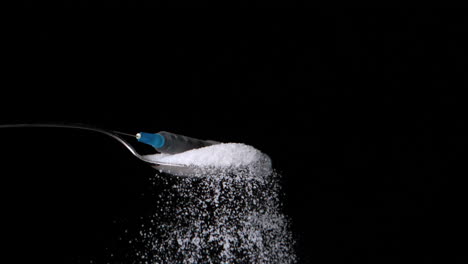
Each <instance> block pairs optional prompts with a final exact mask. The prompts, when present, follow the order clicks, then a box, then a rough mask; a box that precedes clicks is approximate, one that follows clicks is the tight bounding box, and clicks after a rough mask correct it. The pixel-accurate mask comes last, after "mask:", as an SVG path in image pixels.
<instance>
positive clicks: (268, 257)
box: [132, 143, 297, 264]
mask: <svg viewBox="0 0 468 264" xmlns="http://www.w3.org/2000/svg"><path fill="white" fill-rule="evenodd" d="M146 157H147V158H151V159H152V160H157V161H161V162H169V163H177V164H183V165H188V166H195V167H197V168H200V170H199V171H198V172H197V173H198V174H203V175H202V176H205V177H176V176H173V175H170V174H156V176H155V178H154V179H153V180H154V181H153V184H154V186H157V189H158V192H157V193H155V194H154V197H155V199H154V212H152V214H151V215H150V216H149V217H148V218H147V220H146V222H145V223H146V224H145V227H144V228H143V227H142V232H141V235H140V237H138V238H136V239H134V240H133V241H132V245H141V246H140V247H138V248H137V251H138V252H137V254H135V255H137V257H135V258H136V259H138V260H137V262H136V263H145V264H149V263H183V264H195V263H272V264H273V263H274V264H277V263H278V264H280V263H285V264H286V263H287V264H289V263H295V262H296V261H297V260H296V256H295V253H294V250H293V245H294V239H293V238H292V234H291V232H290V231H289V221H288V219H287V218H286V217H285V216H284V215H283V214H282V213H281V207H280V199H279V192H280V185H279V178H280V175H279V174H278V173H276V172H275V171H274V170H273V169H272V168H271V161H270V158H269V157H268V156H267V155H266V154H264V153H262V152H260V151H259V150H257V149H255V148H253V147H251V146H248V145H245V144H239V143H226V144H218V145H212V146H209V147H204V148H200V149H194V150H190V151H186V152H183V153H179V154H175V155H164V154H156V155H149V156H146ZM209 168H215V169H209Z"/></svg>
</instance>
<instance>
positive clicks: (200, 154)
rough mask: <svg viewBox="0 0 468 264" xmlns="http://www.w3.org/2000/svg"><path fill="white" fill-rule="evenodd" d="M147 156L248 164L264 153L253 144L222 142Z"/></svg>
mask: <svg viewBox="0 0 468 264" xmlns="http://www.w3.org/2000/svg"><path fill="white" fill-rule="evenodd" d="M145 158H147V159H150V160H153V161H160V162H165V163H175V164H181V165H195V166H201V167H229V166H248V165H249V164H252V163H254V162H256V161H258V160H261V159H262V158H264V154H263V153H262V152H260V151H259V150H257V149H255V148H254V147H252V146H249V145H245V144H241V143H222V144H216V145H212V146H208V147H203V148H199V149H193V150H189V151H185V152H182V153H179V154H174V155H167V154H154V155H147V156H145Z"/></svg>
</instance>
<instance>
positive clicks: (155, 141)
mask: <svg viewBox="0 0 468 264" xmlns="http://www.w3.org/2000/svg"><path fill="white" fill-rule="evenodd" d="M136 138H137V140H138V142H142V143H145V144H148V145H150V146H153V147H154V148H161V147H162V146H164V143H165V139H164V137H163V136H162V135H160V134H155V133H146V132H140V133H138V134H137V135H136Z"/></svg>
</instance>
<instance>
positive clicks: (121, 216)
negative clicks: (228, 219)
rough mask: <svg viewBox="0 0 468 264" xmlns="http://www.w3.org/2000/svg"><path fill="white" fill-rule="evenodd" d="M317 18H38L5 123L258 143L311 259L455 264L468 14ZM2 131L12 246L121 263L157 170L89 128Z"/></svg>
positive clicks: (19, 37)
mask: <svg viewBox="0 0 468 264" xmlns="http://www.w3.org/2000/svg"><path fill="white" fill-rule="evenodd" d="M309 16H310V18H311V20H309V21H307V22H297V21H288V22H286V21H277V22H273V21H265V22H264V23H258V24H257V23H255V24H249V25H247V26H246V25H241V23H233V25H217V23H216V22H214V21H212V22H211V23H208V24H201V23H198V22H197V23H192V22H184V23H180V22H178V21H166V22H165V23H161V22H153V23H148V24H144V25H143V24H137V25H135V24H132V25H123V24H120V23H119V24H117V23H114V22H112V20H110V21H109V22H108V23H91V24H88V23H85V22H84V20H85V19H84V18H83V21H77V22H76V23H70V24H69V23H59V22H57V23H55V24H54V25H48V26H45V25H42V24H39V23H37V21H28V22H27V23H26V24H25V25H24V26H18V27H17V28H13V29H12V31H13V32H12V35H11V36H8V37H7V39H6V40H5V42H6V43H7V44H9V45H8V49H5V50H4V51H3V53H4V56H5V58H9V59H8V60H5V63H4V82H3V85H2V86H3V88H2V93H1V97H0V99H1V100H2V103H1V104H0V113H1V115H0V123H1V124H6V123H23V122H59V123H61V122H72V123H85V124H90V125H95V126H98V127H102V128H108V129H113V130H119V131H125V132H129V133H136V132H139V131H148V132H157V131H160V130H167V131H171V132H175V133H180V134H184V135H188V136H193V137H198V138H206V139H214V140H219V141H226V142H243V143H246V144H250V145H253V146H255V147H256V148H258V149H260V150H262V151H263V152H265V153H267V154H268V155H270V156H271V157H272V159H273V162H274V167H275V168H276V169H277V170H278V171H279V172H281V174H282V176H283V177H282V187H283V191H284V196H283V197H282V199H283V202H284V213H285V214H287V215H288V216H289V217H290V218H291V221H292V222H291V224H292V227H291V228H292V231H293V232H294V235H295V237H296V240H297V245H296V248H297V252H298V255H299V257H300V260H301V261H300V263H367V262H368V263H400V262H406V261H409V262H412V261H417V262H418V263H437V262H438V261H437V259H438V258H446V257H447V256H450V257H453V258H455V259H457V261H458V262H452V263H462V261H463V259H465V260H466V254H464V253H463V251H462V249H463V248H465V245H466V244H465V242H464V241H463V240H462V239H460V240H459V239H458V238H463V237H466V227H465V226H466V225H465V223H466V220H467V219H466V217H465V216H464V213H463V212H464V209H465V204H466V200H467V199H466V198H467V196H466V193H465V191H464V189H465V183H466V182H465V180H464V178H465V177H466V168H465V166H463V165H462V164H463V162H464V161H465V158H466V144H467V139H466V121H465V108H466V106H465V104H466V97H465V96H463V93H462V91H463V90H464V89H465V87H466V59H467V48H466V47H467V46H466V42H465V40H464V36H465V35H466V33H467V30H466V25H467V24H466V19H465V16H462V15H457V14H448V13H440V12H435V11H421V10H418V11H414V10H413V11H411V10H407V11H401V10H392V11H386V12H383V11H380V12H379V13H377V12H376V11H361V13H359V14H356V11H336V10H332V11H310V12H309ZM0 133H1V138H2V139H1V140H0V142H1V145H2V146H3V147H2V153H1V157H2V167H3V169H2V172H1V175H2V177H1V178H2V182H3V183H2V185H1V186H2V190H3V191H2V196H3V199H2V204H3V205H2V222H3V221H4V224H2V226H3V228H4V233H3V235H2V238H3V239H5V240H6V241H7V242H8V244H7V246H6V247H4V249H3V250H5V252H6V253H12V255H13V256H14V257H16V258H18V259H20V260H25V259H26V258H28V259H31V260H36V262H42V261H46V262H49V263H50V262H56V263H89V262H90V260H93V261H95V262H98V263H101V262H102V263H107V262H106V261H109V262H111V263H119V262H118V261H119V260H123V259H125V255H126V254H128V253H129V252H131V245H128V243H127V241H128V239H129V238H130V237H132V236H134V235H136V233H137V231H138V227H139V224H140V222H139V221H140V218H141V217H142V216H145V215H147V214H148V213H149V212H151V209H152V202H151V201H152V198H148V196H151V193H154V192H157V188H155V187H154V186H153V185H152V184H151V180H150V178H151V176H152V175H154V173H155V171H154V170H153V169H152V168H150V167H149V166H147V165H146V164H143V163H142V162H140V161H139V160H137V159H135V158H133V157H132V156H131V154H130V153H129V152H127V151H126V150H125V149H124V148H123V147H122V146H121V145H119V144H118V143H117V142H115V141H113V139H110V138H107V137H105V136H103V135H99V134H94V133H92V132H84V131H73V130H63V129H23V130H19V129H15V130H1V131H0ZM141 151H150V150H149V149H147V148H141ZM99 261H100V262H99ZM17 263H21V261H18V262H17Z"/></svg>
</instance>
